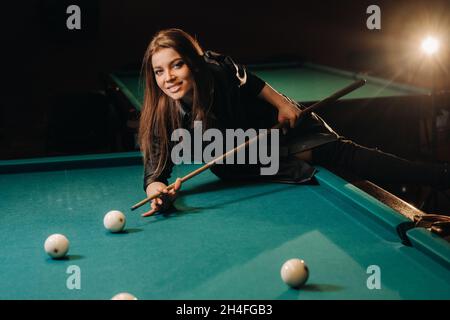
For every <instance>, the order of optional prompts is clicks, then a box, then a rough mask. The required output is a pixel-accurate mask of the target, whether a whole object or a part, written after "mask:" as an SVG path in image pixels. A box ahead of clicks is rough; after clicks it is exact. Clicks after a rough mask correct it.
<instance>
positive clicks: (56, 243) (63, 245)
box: [44, 233, 69, 259]
mask: <svg viewBox="0 0 450 320" xmlns="http://www.w3.org/2000/svg"><path fill="white" fill-rule="evenodd" d="M44 249H45V252H47V254H48V255H49V256H50V257H52V258H54V259H58V258H62V257H64V256H65V255H66V254H67V252H68V251H69V240H67V238H66V237H65V236H64V235H62V234H58V233H55V234H52V235H51V236H49V237H48V238H47V240H45V243H44Z"/></svg>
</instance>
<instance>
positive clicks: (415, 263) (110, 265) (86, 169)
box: [0, 153, 450, 299]
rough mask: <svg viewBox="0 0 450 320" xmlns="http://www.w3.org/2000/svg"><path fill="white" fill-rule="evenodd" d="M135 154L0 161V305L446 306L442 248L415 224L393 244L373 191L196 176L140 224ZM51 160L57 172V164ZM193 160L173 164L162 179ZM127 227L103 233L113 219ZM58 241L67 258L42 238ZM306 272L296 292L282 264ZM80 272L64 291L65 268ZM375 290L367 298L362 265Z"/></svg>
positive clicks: (448, 275) (449, 283) (449, 268)
mask: <svg viewBox="0 0 450 320" xmlns="http://www.w3.org/2000/svg"><path fill="white" fill-rule="evenodd" d="M139 161H140V157H139V154H135V153H127V154H115V155H100V156H78V157H68V158H64V157H63V158H47V159H40V160H32V161H26V160H22V161H0V170H1V174H0V195H1V198H0V212H1V215H0V242H1V243H2V245H1V246H0V248H1V249H0V259H1V263H0V299H110V298H111V297H112V296H113V295H115V294H116V293H118V292H130V293H132V294H134V295H135V296H137V297H138V298H139V299H449V298H450V247H449V245H448V243H447V242H445V241H444V240H443V239H440V238H438V237H437V236H435V235H433V234H431V233H429V232H428V231H427V230H425V229H416V230H410V231H409V232H408V236H409V237H410V240H411V241H412V244H413V245H412V246H406V245H404V244H402V243H401V241H400V239H399V237H398V235H397V233H396V230H395V229H396V226H398V225H399V224H400V223H403V222H405V221H407V219H406V218H405V217H403V216H402V215H400V214H399V213H398V212H395V211H394V210H392V209H390V208H388V207H387V206H385V205H384V204H382V203H381V202H379V201H377V200H375V199H374V198H372V197H371V196H370V195H368V194H366V193H364V192H362V191H361V190H359V189H357V188H356V187H355V186H353V185H351V184H349V183H347V182H346V181H344V180H342V179H341V178H339V177H337V176H335V175H334V174H332V173H331V172H329V171H327V170H325V169H323V168H318V169H319V172H318V174H317V181H318V184H317V185H289V184H276V183H250V182H248V183H230V182H228V183H225V182H223V181H220V180H219V179H218V178H217V177H216V176H214V175H213V174H212V173H211V172H209V171H206V172H204V173H202V174H201V175H199V176H197V177H196V178H194V179H192V180H189V181H188V182H186V183H185V185H184V186H183V188H182V193H181V194H180V196H179V198H178V199H177V201H176V203H175V206H176V208H177V210H176V211H174V212H171V213H170V214H166V215H162V214H159V215H156V216H153V217H149V218H142V217H141V216H140V214H141V213H143V212H145V210H146V209H147V208H146V207H143V208H140V209H138V210H136V211H130V207H131V206H132V205H133V204H135V203H136V202H138V201H139V200H141V199H142V198H144V197H145V195H144V192H143V190H142V173H143V168H142V165H141V164H140V162H139ZM55 164H58V165H56V166H55ZM195 167H197V166H196V165H180V166H176V167H175V169H174V174H173V176H172V179H173V178H174V177H177V176H182V175H184V174H186V173H188V172H190V171H191V170H193V169H194V168H195ZM112 209H116V210H121V211H123V212H124V213H125V214H126V217H127V224H126V229H125V231H124V232H123V233H120V234H111V233H109V232H107V231H106V230H105V229H104V227H103V217H104V215H105V213H106V212H108V211H109V210H112ZM53 233H62V234H64V235H66V236H67V237H68V239H69V241H70V250H69V254H68V257H67V259H64V260H52V259H51V258H49V257H48V256H47V255H46V253H45V252H44V248H43V245H44V241H45V239H46V237H47V236H48V235H50V234H53ZM293 257H299V258H302V259H304V260H305V261H306V263H307V264H308V266H309V268H310V278H309V280H308V283H307V285H306V286H305V287H304V288H302V289H300V290H294V289H291V288H288V287H287V286H286V285H285V284H284V283H283V282H282V281H281V278H280V268H281V266H282V264H283V262H285V261H286V260H288V259H290V258H293ZM72 265H75V266H78V267H79V268H80V270H81V278H80V279H81V282H80V283H81V289H79V290H77V289H73V290H70V289H68V288H67V285H66V281H67V279H68V277H69V276H70V274H67V273H66V271H67V269H68V268H69V266H72ZM373 265H376V266H378V267H379V268H380V272H381V273H380V274H381V278H380V279H381V289H372V290H370V289H368V287H367V281H368V278H369V276H370V274H368V273H367V268H368V267H369V266H373Z"/></svg>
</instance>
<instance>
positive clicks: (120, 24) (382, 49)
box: [0, 0, 450, 159]
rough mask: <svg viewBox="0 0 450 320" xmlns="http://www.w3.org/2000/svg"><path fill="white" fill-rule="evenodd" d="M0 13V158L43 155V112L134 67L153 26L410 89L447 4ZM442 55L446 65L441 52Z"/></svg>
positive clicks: (53, 3)
mask: <svg viewBox="0 0 450 320" xmlns="http://www.w3.org/2000/svg"><path fill="white" fill-rule="evenodd" d="M70 4H78V5H79V6H80V7H81V10H82V30H81V31H70V30H67V28H66V26H65V20H66V17H67V14H66V13H65V9H66V8H67V6H68V5H70ZM370 4H377V5H379V6H380V7H381V15H382V16H381V18H382V20H381V21H382V22H381V23H382V25H381V26H382V29H381V30H375V31H371V30H368V29H367V28H366V19H367V17H368V15H367V14H366V8H367V6H368V5H370ZM2 6H3V5H2ZM2 12H3V14H4V18H3V19H2V28H1V32H2V48H3V49H2V50H3V55H4V58H2V64H3V66H2V73H3V76H4V77H3V78H4V80H6V85H5V86H4V87H3V88H4V90H3V95H2V98H1V105H0V106H1V110H0V117H1V119H0V143H1V149H0V157H1V158H4V159H5V158H21V157H33V156H42V155H45V153H46V151H45V150H46V146H45V143H46V142H45V139H46V134H47V133H48V122H49V112H50V111H49V110H51V109H52V108H54V107H55V104H57V103H61V102H60V101H63V100H64V99H63V100H61V97H69V99H70V96H68V95H70V94H78V93H82V94H87V93H89V92H93V91H99V90H102V89H103V83H102V77H101V76H102V74H105V73H108V72H111V71H114V70H118V69H121V68H130V67H139V66H140V63H141V59H142V56H143V53H144V51H145V48H146V46H147V44H148V42H149V40H150V39H151V37H152V35H153V34H154V33H155V32H156V31H157V30H159V29H162V28H167V27H179V28H182V29H185V30H186V31H188V32H190V33H192V34H193V35H195V36H196V37H197V38H198V40H199V41H200V43H201V44H202V45H203V46H204V47H205V48H207V49H213V50H216V51H221V52H224V53H227V54H230V55H232V56H233V57H235V59H236V60H238V61H240V62H243V63H252V62H261V61H267V60H274V59H286V58H301V59H304V60H307V61H312V62H316V63H321V64H325V65H330V66H335V67H341V68H345V69H351V70H355V71H362V72H367V73H369V74H373V75H380V76H385V77H389V78H391V77H393V76H394V75H395V79H396V80H397V81H401V82H408V83H412V84H417V85H429V79H428V78H427V74H428V73H427V72H426V68H425V69H424V68H423V67H421V68H419V67H418V66H419V64H418V63H417V61H418V60H417V59H416V58H415V52H416V51H415V50H416V47H417V45H416V44H417V41H418V39H420V38H421V37H422V36H423V34H425V32H426V31H427V30H431V31H434V32H436V33H437V34H439V35H441V38H442V41H444V43H443V47H446V46H448V36H449V35H448V30H450V27H449V26H450V24H449V17H448V12H449V10H448V1H417V0H414V1H413V0H410V1H392V0H390V1H388V0H385V1H323V0H321V1H286V0H278V1H258V2H256V1H244V0H240V1H235V0H230V1H161V0H152V1H119V0H90V1H88V0H85V1H75V0H74V1H66V0H59V1H58V0H34V1H26V2H24V1H22V2H15V3H14V4H9V5H8V6H3V7H2ZM445 41H447V42H445ZM413 53H414V54H413ZM441 55H442V61H441V65H442V68H443V69H444V70H445V71H448V69H449V68H448V59H447V58H446V57H447V56H448V51H443V53H441ZM444 58H446V59H447V60H446V59H444ZM415 59H416V60H415ZM421 66H422V65H421ZM424 70H425V71H424ZM440 74H441V76H440V78H439V77H438V79H439V81H438V85H439V86H440V87H441V88H448V87H449V84H448V74H445V72H441V73H440Z"/></svg>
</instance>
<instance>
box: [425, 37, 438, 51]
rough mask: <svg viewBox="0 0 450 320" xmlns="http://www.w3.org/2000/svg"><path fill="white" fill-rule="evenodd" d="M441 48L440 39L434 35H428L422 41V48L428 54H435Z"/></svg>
mask: <svg viewBox="0 0 450 320" xmlns="http://www.w3.org/2000/svg"><path fill="white" fill-rule="evenodd" d="M438 49H439V41H438V40H437V39H436V38H434V37H427V38H426V39H424V40H423V41H422V50H423V51H424V52H425V53H426V54H428V55H433V54H435V53H436V52H437V51H438Z"/></svg>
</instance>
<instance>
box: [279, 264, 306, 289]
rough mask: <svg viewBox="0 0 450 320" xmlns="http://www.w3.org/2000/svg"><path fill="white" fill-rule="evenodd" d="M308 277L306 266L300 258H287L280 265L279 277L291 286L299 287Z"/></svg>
mask: <svg viewBox="0 0 450 320" xmlns="http://www.w3.org/2000/svg"><path fill="white" fill-rule="evenodd" d="M308 277H309V270H308V266H307V265H306V264H305V261H303V260H301V259H298V258H294V259H290V260H287V261H286V262H285V263H284V264H283V266H282V267H281V279H282V280H283V281H284V283H286V284H287V285H288V286H290V287H292V288H299V287H301V286H302V285H304V284H305V283H306V281H307V280H308Z"/></svg>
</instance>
